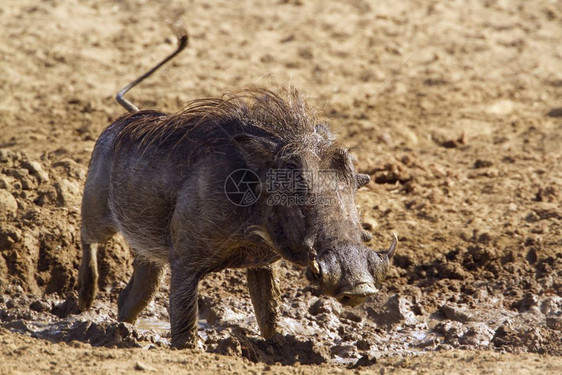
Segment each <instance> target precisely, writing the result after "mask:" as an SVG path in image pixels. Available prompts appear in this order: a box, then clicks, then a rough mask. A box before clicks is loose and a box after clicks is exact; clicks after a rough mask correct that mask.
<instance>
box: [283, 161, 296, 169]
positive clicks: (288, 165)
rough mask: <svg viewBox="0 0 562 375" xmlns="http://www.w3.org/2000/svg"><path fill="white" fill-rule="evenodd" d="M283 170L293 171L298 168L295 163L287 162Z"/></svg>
mask: <svg viewBox="0 0 562 375" xmlns="http://www.w3.org/2000/svg"><path fill="white" fill-rule="evenodd" d="M284 168H285V169H289V170H294V169H298V168H299V167H298V165H297V164H296V163H295V162H292V161H288V162H286V163H285V165H284Z"/></svg>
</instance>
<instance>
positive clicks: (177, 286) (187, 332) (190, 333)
mask: <svg viewBox="0 0 562 375" xmlns="http://www.w3.org/2000/svg"><path fill="white" fill-rule="evenodd" d="M171 271H172V275H171V285H170V327H171V331H172V346H173V347H174V348H178V349H183V348H190V349H193V348H195V347H196V346H197V337H198V336H197V320H198V317H199V309H198V306H197V298H198V284H199V280H200V279H201V273H200V272H197V271H194V270H193V269H192V268H191V267H188V266H185V265H183V264H182V262H180V261H176V262H172V263H171Z"/></svg>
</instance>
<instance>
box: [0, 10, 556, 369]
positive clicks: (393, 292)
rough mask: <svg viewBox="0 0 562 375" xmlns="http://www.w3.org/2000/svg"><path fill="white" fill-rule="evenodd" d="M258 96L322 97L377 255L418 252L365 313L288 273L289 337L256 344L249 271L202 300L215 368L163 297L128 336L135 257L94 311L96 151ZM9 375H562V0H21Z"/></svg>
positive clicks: (3, 20)
mask: <svg viewBox="0 0 562 375" xmlns="http://www.w3.org/2000/svg"><path fill="white" fill-rule="evenodd" d="M178 17H179V18H181V19H183V21H184V22H185V24H186V26H187V28H188V30H189V33H190V38H191V39H190V46H189V47H188V48H187V49H186V50H185V51H184V52H183V53H182V54H181V55H179V56H178V57H177V58H176V59H175V60H174V61H173V62H172V63H170V64H169V65H167V67H166V69H165V70H162V71H159V72H158V73H157V74H156V75H155V76H154V77H152V78H151V79H150V80H148V81H146V82H145V83H143V84H142V85H141V86H139V87H138V88H135V89H134V90H133V91H132V92H131V94H130V96H129V97H130V98H132V100H133V101H134V102H135V103H136V104H137V105H138V106H139V107H141V108H153V109H160V110H165V111H168V112H174V111H176V110H178V109H180V108H181V107H182V105H183V103H185V102H186V101H187V100H189V99H192V98H198V97H203V96H220V95H221V94H222V93H224V92H225V91H228V90H233V89H236V88H240V87H243V86H247V85H255V84H258V85H264V86H268V87H270V86H275V85H292V86H294V87H297V88H298V89H299V90H300V91H301V92H303V93H304V94H306V95H307V97H308V100H309V102H310V104H311V105H312V106H314V107H315V108H317V110H318V111H319V113H320V115H321V117H323V118H324V119H326V120H327V122H328V123H329V124H330V125H331V127H332V128H333V129H334V131H335V132H336V133H337V134H338V137H339V139H340V140H341V141H342V142H343V143H344V144H346V145H348V146H349V147H351V149H352V152H353V154H354V155H355V157H356V159H357V167H358V169H359V170H360V171H361V172H364V173H368V174H370V175H371V177H372V182H371V183H370V184H369V185H368V186H367V187H366V188H364V189H363V190H361V191H360V193H359V194H358V197H357V200H358V203H359V205H360V207H361V212H362V220H363V226H364V228H365V229H366V230H369V231H371V232H372V233H373V235H374V238H373V239H372V240H371V242H370V244H369V245H370V246H371V247H372V248H374V249H382V248H385V247H387V246H388V244H389V242H390V240H391V234H392V232H395V233H397V234H398V237H399V240H400V244H399V250H398V254H397V255H396V256H395V258H394V264H393V268H392V270H391V273H390V275H389V277H388V279H387V281H386V283H385V286H384V288H383V289H382V290H381V292H380V293H379V294H378V295H377V296H376V297H374V298H372V299H371V300H370V301H368V302H366V303H365V304H363V305H362V306H360V307H357V308H354V309H348V308H343V307H341V306H340V305H338V304H337V303H336V302H334V301H333V300H331V299H329V298H325V297H322V296H320V295H319V294H318V293H317V292H316V291H315V290H314V289H313V288H311V287H309V286H308V285H307V283H306V281H305V278H304V273H303V271H302V270H301V269H299V268H298V267H295V266H293V265H290V264H287V263H282V264H281V266H280V271H281V281H282V285H281V287H282V295H283V299H284V301H285V302H284V304H283V306H282V307H281V310H282V313H283V322H282V324H283V328H284V335H281V336H279V337H276V338H274V339H273V340H269V341H265V340H263V339H261V338H260V337H259V335H258V328H257V324H256V321H255V318H254V317H253V313H252V308H251V304H250V300H249V296H248V294H247V291H246V289H245V278H244V277H243V275H244V273H243V272H242V271H240V270H227V271H224V272H221V273H217V274H213V275H211V276H209V277H207V278H206V279H205V280H203V282H202V283H201V297H200V300H199V306H200V310H201V320H200V325H199V334H200V336H201V349H200V350H199V351H176V350H171V349H170V348H169V338H170V336H169V325H168V323H167V319H168V315H167V314H168V313H167V293H168V290H169V289H168V286H167V285H166V284H164V285H163V286H162V287H161V290H160V292H159V293H158V295H157V296H156V299H155V301H154V302H153V303H151V305H150V306H149V308H148V309H147V311H146V312H145V313H144V314H143V316H142V319H141V320H140V322H139V323H137V325H135V326H132V325H129V324H124V323H119V322H117V321H116V319H115V318H116V299H117V295H118V293H119V291H120V290H121V289H122V288H123V287H124V285H125V283H126V281H127V279H128V276H130V273H131V256H130V253H129V250H128V247H127V245H126V244H125V243H124V241H123V240H122V239H120V238H115V239H113V240H112V241H110V243H108V244H107V245H105V246H104V247H102V248H101V249H100V255H99V256H100V276H101V277H100V290H101V291H102V292H101V293H100V296H99V297H98V299H97V300H96V301H95V303H94V309H93V310H92V311H89V312H85V313H82V314H76V313H77V306H76V294H75V289H76V281H77V268H78V265H79V262H80V251H79V248H80V244H79V241H78V239H79V227H80V210H79V207H80V199H81V194H82V192H81V191H82V186H83V182H84V179H85V174H86V172H87V165H88V160H89V157H90V153H91V151H92V149H93V145H94V142H95V140H96V138H97V136H98V135H99V134H100V132H101V131H102V130H103V129H104V127H106V126H107V125H108V124H109V123H111V122H112V121H113V120H114V119H116V118H117V117H118V116H119V115H120V114H122V113H123V112H124V110H123V109H122V108H121V107H120V106H119V105H118V104H116V102H115V101H114V94H115V93H116V92H117V91H118V90H119V89H120V88H122V87H123V86H125V85H126V84H127V83H129V82H130V81H131V80H132V79H134V78H135V77H136V76H137V75H139V74H140V73H141V72H144V71H145V70H147V69H148V68H149V67H151V66H152V65H154V64H155V62H156V61H157V60H159V59H161V58H162V57H163V56H164V55H166V54H168V53H169V52H170V51H172V50H173V49H174V48H175V38H174V36H173V34H171V32H170V30H169V29H168V28H167V25H166V20H167V19H175V18H178ZM0 31H1V33H2V35H3V38H2V42H0V343H1V345H0V358H1V360H0V374H4V373H6V374H12V373H14V374H16V373H28V374H29V373H52V372H57V373H84V372H86V371H87V372H88V373H92V374H104V373H130V372H133V371H138V372H143V371H144V372H161V373H172V372H174V373H176V372H178V371H187V372H199V373H217V372H221V373H222V372H231V373H264V372H271V373H283V374H297V373H299V374H300V373H312V374H315V373H318V374H319V373H325V372H331V373H343V372H348V371H349V372H355V373H381V374H383V373H395V372H396V373H432V374H433V373H463V374H465V373H553V374H554V373H562V357H561V356H562V333H561V331H562V167H561V164H562V43H560V39H561V38H562V2H561V1H560V0H548V1H547V0H536V1H533V2H530V1H524V0H513V1H507V0H504V1H502V0H498V1H493V0H488V1H483V0H482V1H477V0H474V1H465V0H462V1H461V0H456V1H447V2H439V1H429V0H408V1H401V2H390V1H386V2H376V1H366V0H353V1H347V2H346V1H341V2H340V1H332V2H326V1H316V0H311V1H298V0H296V1H291V0H288V1H287V0H286V1H277V2H260V1H257V0H248V1H241V2H228V1H212V2H202V1H177V0H170V1H159V2H149V1H146V0H139V1H132V0H121V1H107V0H102V1H95V2H94V1H79V0H70V1H62V0H44V1H30V0H18V1H16V0H3V2H2V6H1V7H0Z"/></svg>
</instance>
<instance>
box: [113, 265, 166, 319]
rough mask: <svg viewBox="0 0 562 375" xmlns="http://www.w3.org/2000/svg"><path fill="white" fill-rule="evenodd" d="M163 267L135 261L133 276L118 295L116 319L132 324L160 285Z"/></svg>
mask: <svg viewBox="0 0 562 375" xmlns="http://www.w3.org/2000/svg"><path fill="white" fill-rule="evenodd" d="M162 271H163V267H162V266H160V265H158V264H155V263H149V262H146V261H142V260H139V259H135V261H134V262H133V276H131V280H129V283H128V284H127V286H126V287H125V289H123V291H122V292H121V294H120V295H119V301H118V306H119V314H118V318H119V320H120V321H122V322H128V323H134V322H135V321H136V320H137V317H138V316H139V314H140V313H141V311H142V310H144V308H145V307H146V306H147V305H148V304H149V303H150V301H151V300H152V297H153V296H154V293H155V292H156V290H157V289H158V285H160V278H161V277H162Z"/></svg>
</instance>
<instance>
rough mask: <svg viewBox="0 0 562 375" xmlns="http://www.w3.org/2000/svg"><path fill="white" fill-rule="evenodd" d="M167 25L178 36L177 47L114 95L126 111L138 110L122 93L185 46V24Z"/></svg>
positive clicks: (186, 40)
mask: <svg viewBox="0 0 562 375" xmlns="http://www.w3.org/2000/svg"><path fill="white" fill-rule="evenodd" d="M169 25H170V27H171V29H172V31H173V32H174V33H175V34H176V36H177V37H178V48H177V49H176V50H175V51H174V52H173V53H172V54H171V55H169V56H168V57H166V58H165V59H164V60H162V61H161V62H159V63H158V64H157V65H156V66H155V67H154V68H152V69H150V70H149V71H148V72H146V73H144V74H143V75H142V76H140V77H139V78H137V79H135V80H134V81H133V82H131V83H129V84H128V85H127V86H125V88H123V90H121V91H119V92H118V93H117V95H116V96H115V99H116V100H117V102H118V103H119V104H121V105H122V106H123V107H124V108H125V109H126V110H127V111H129V112H131V113H134V112H138V111H139V109H138V107H137V106H136V105H134V104H133V103H131V102H130V101H128V100H127V99H125V98H124V97H123V95H125V94H126V93H127V91H129V90H130V89H132V88H133V87H135V86H136V85H137V84H139V83H140V82H142V81H143V80H144V79H145V78H147V77H149V76H150V75H152V73H154V72H155V71H157V70H158V69H159V68H160V67H161V66H162V65H164V64H166V63H167V62H168V61H170V60H171V59H173V58H174V57H175V56H176V55H177V54H178V53H180V52H181V51H182V50H183V49H184V48H185V47H186V46H187V42H188V40H189V36H188V35H187V30H186V29H185V26H184V25H183V23H181V22H177V23H170V24H169Z"/></svg>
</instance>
